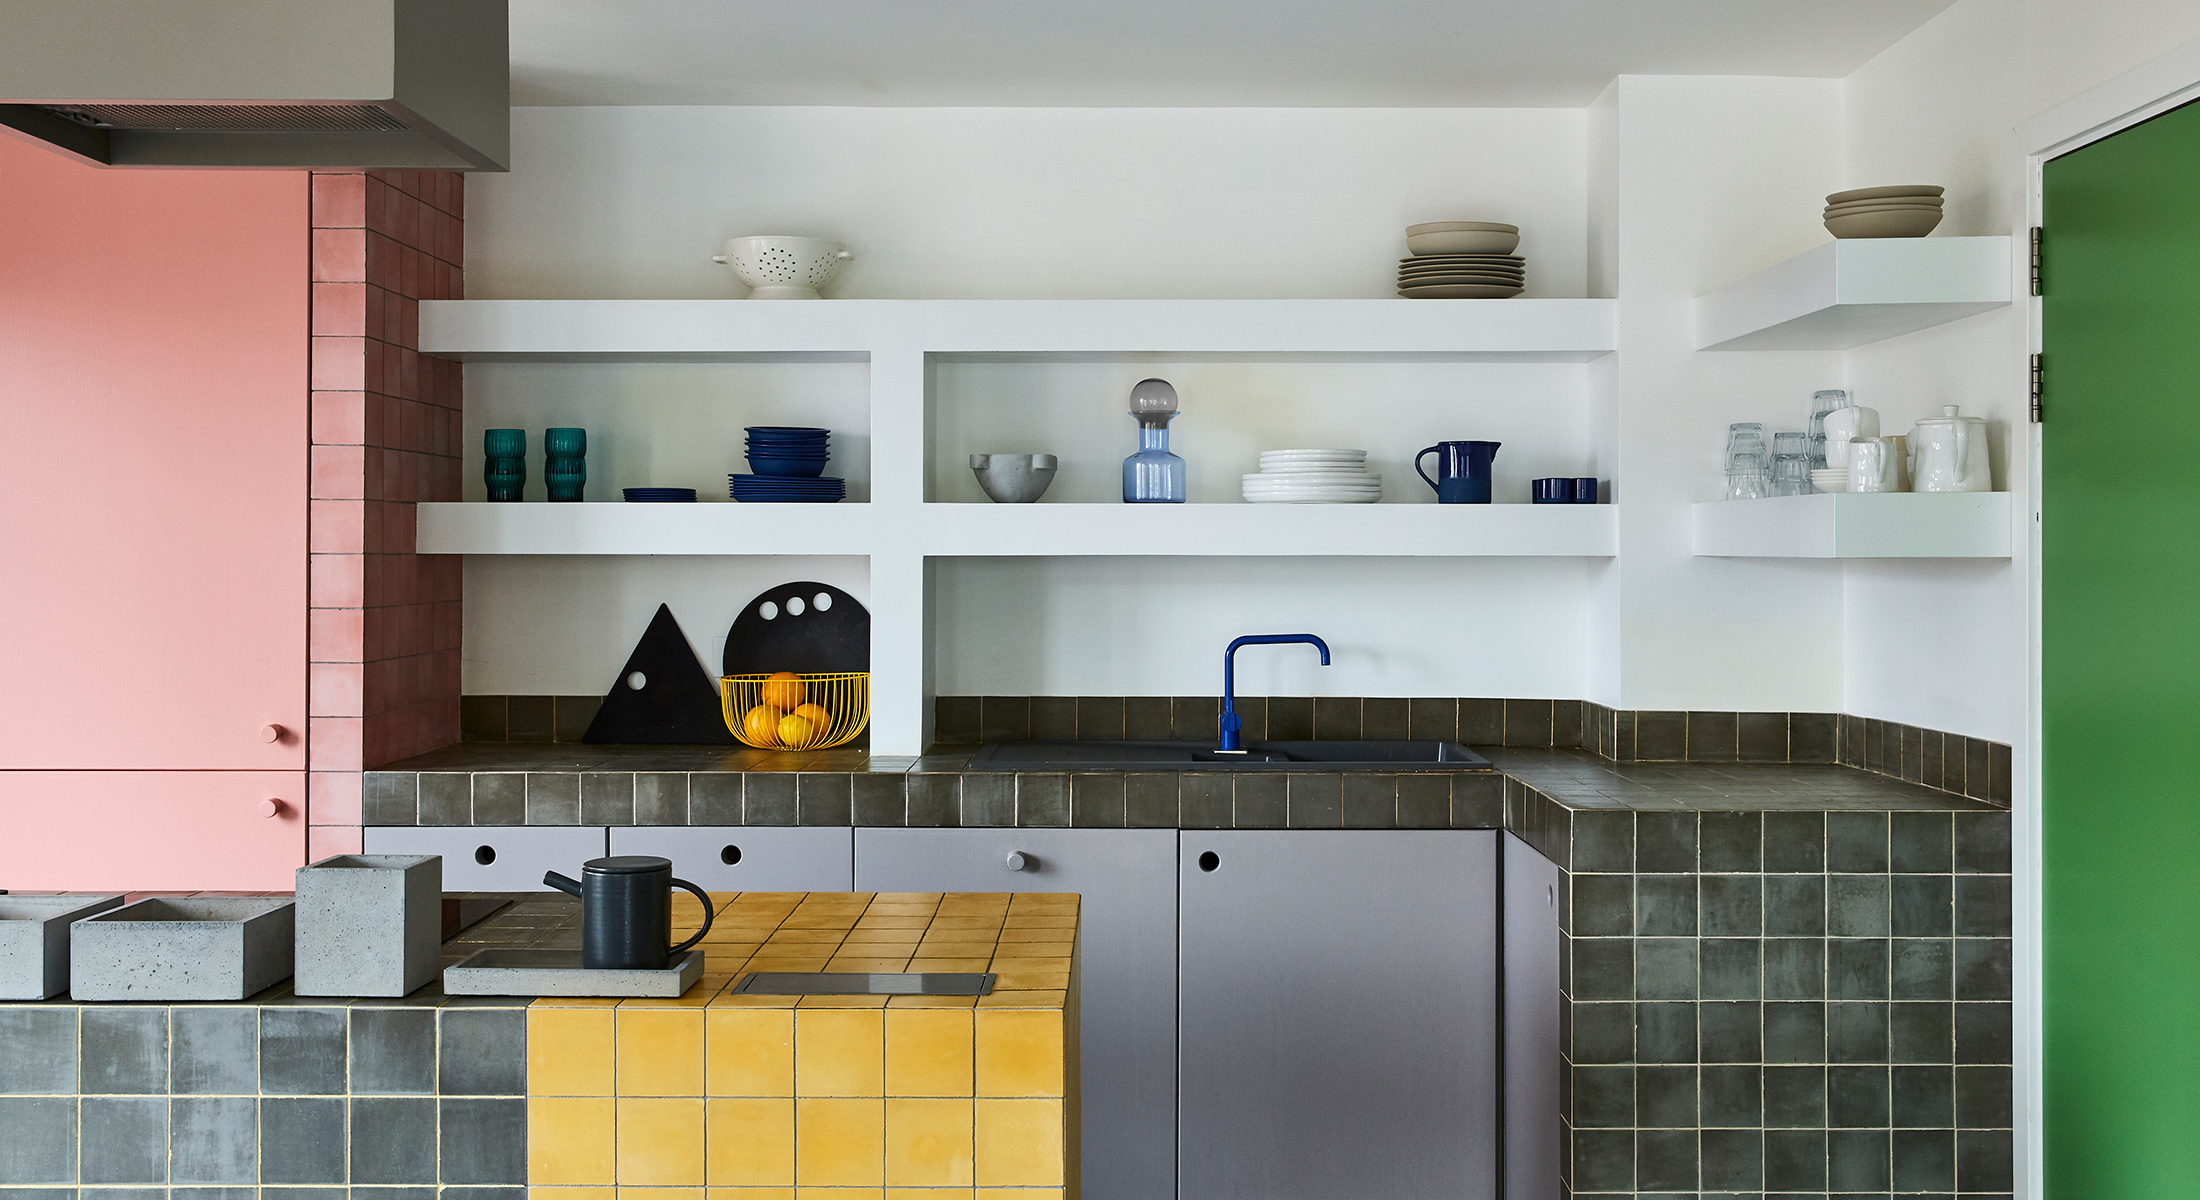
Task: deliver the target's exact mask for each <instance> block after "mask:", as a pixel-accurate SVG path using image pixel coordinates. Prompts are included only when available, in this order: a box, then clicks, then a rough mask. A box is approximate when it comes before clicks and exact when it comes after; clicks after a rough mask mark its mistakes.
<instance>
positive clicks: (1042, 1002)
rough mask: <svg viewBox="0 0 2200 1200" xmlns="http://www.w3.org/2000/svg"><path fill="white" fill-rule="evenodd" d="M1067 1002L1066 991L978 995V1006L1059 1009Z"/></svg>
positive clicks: (984, 1007)
mask: <svg viewBox="0 0 2200 1200" xmlns="http://www.w3.org/2000/svg"><path fill="white" fill-rule="evenodd" d="M1068 1003H1069V993H1068V992H1045V991H1034V992H995V993H993V994H992V995H990V996H980V997H978V1007H979V1008H981V1009H986V1008H1049V1009H1060V1008H1062V1007H1064V1006H1065V1005H1067V1004H1068Z"/></svg>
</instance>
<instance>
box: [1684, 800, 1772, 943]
mask: <svg viewBox="0 0 2200 1200" xmlns="http://www.w3.org/2000/svg"><path fill="white" fill-rule="evenodd" d="M1705 815H1706V816H1707V817H1708V816H1710V815H1712V814H1708V813H1707V814H1705ZM1694 878H1695V879H1696V880H1697V911H1698V914H1699V918H1700V921H1701V930H1700V932H1701V933H1702V935H1703V936H1704V937H1751V938H1753V937H1756V936H1758V935H1759V934H1760V933H1762V932H1763V930H1764V877H1763V876H1761V875H1701V876H1695V877H1694Z"/></svg>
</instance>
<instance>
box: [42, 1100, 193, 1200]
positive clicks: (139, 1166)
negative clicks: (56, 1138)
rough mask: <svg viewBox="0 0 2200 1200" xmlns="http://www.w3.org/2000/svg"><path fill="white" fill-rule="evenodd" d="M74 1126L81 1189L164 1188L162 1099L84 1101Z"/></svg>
mask: <svg viewBox="0 0 2200 1200" xmlns="http://www.w3.org/2000/svg"><path fill="white" fill-rule="evenodd" d="M78 1121H79V1123H80V1125H79V1136H80V1137H81V1139H82V1141H81V1143H80V1147H81V1150H80V1153H81V1156H82V1162H83V1181H84V1182H85V1183H155V1184H164V1183H167V1182H168V1099H167V1097H165V1096H127V1097H124V1096H115V1097H104V1096H87V1097H85V1098H84V1100H83V1103H82V1107H81V1109H80V1112H79V1116H78ZM5 1140H7V1141H13V1140H14V1138H13V1136H12V1135H11V1136H10V1137H8V1138H7V1139H5Z"/></svg>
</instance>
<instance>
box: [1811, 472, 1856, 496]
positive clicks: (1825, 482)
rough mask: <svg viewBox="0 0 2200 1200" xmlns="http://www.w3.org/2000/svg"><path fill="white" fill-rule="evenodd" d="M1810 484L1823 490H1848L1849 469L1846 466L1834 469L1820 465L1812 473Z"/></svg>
mask: <svg viewBox="0 0 2200 1200" xmlns="http://www.w3.org/2000/svg"><path fill="white" fill-rule="evenodd" d="M1810 486H1812V487H1813V488H1816V489H1817V490H1819V491H1821V492H1845V491H1848V490H1849V473H1848V470H1847V469H1846V468H1842V469H1839V470H1834V469H1829V468H1826V467H1820V468H1818V469H1817V470H1815V471H1812V472H1811V473H1810Z"/></svg>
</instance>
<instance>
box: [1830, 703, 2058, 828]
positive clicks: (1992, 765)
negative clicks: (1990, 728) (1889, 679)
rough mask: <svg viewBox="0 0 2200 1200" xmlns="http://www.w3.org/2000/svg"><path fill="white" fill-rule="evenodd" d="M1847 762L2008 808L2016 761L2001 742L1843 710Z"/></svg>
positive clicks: (1840, 744) (1840, 755)
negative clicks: (1860, 715)
mask: <svg viewBox="0 0 2200 1200" xmlns="http://www.w3.org/2000/svg"><path fill="white" fill-rule="evenodd" d="M1834 746H1835V751H1836V754H1837V757H1836V758H1835V760H1834V761H1836V762H1839V763H1840V764H1841V765H1843V766H1848V767H1862V768H1863V769H1864V770H1867V771H1874V772H1877V773H1878V774H1881V775H1892V776H1894V777H1895V778H1897V779H1906V780H1908V781H1910V782H1911V783H1922V784H1924V785H1925V786H1926V787H1930V788H1939V789H1940V790H1941V791H1944V792H1955V793H1958V794H1959V795H1964V796H1969V797H1971V798H1972V799H1974V800H1984V801H1986V802H1987V803H1989V804H1999V805H2002V806H2004V807H2007V806H2008V804H2009V795H2010V777H2011V771H2012V770H2013V769H2014V766H2015V764H2014V762H2013V760H2012V755H2011V752H2010V747H2009V746H2008V745H2007V744H2005V743H2002V742H1989V741H1986V740H1985V739H1983V738H1975V737H1965V736H1963V735H1962V734H1960V733H1942V732H1940V731H1939V730H1937V729H1920V728H1918V727H1917V726H1915V725H1899V724H1896V723H1895V722H1893V721H1879V720H1873V719H1871V718H1869V717H1852V716H1848V715H1846V714H1844V715H1843V716H1842V717H1841V721H1840V727H1839V730H1838V731H1837V733H1836V736H1835V739H1834Z"/></svg>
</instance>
